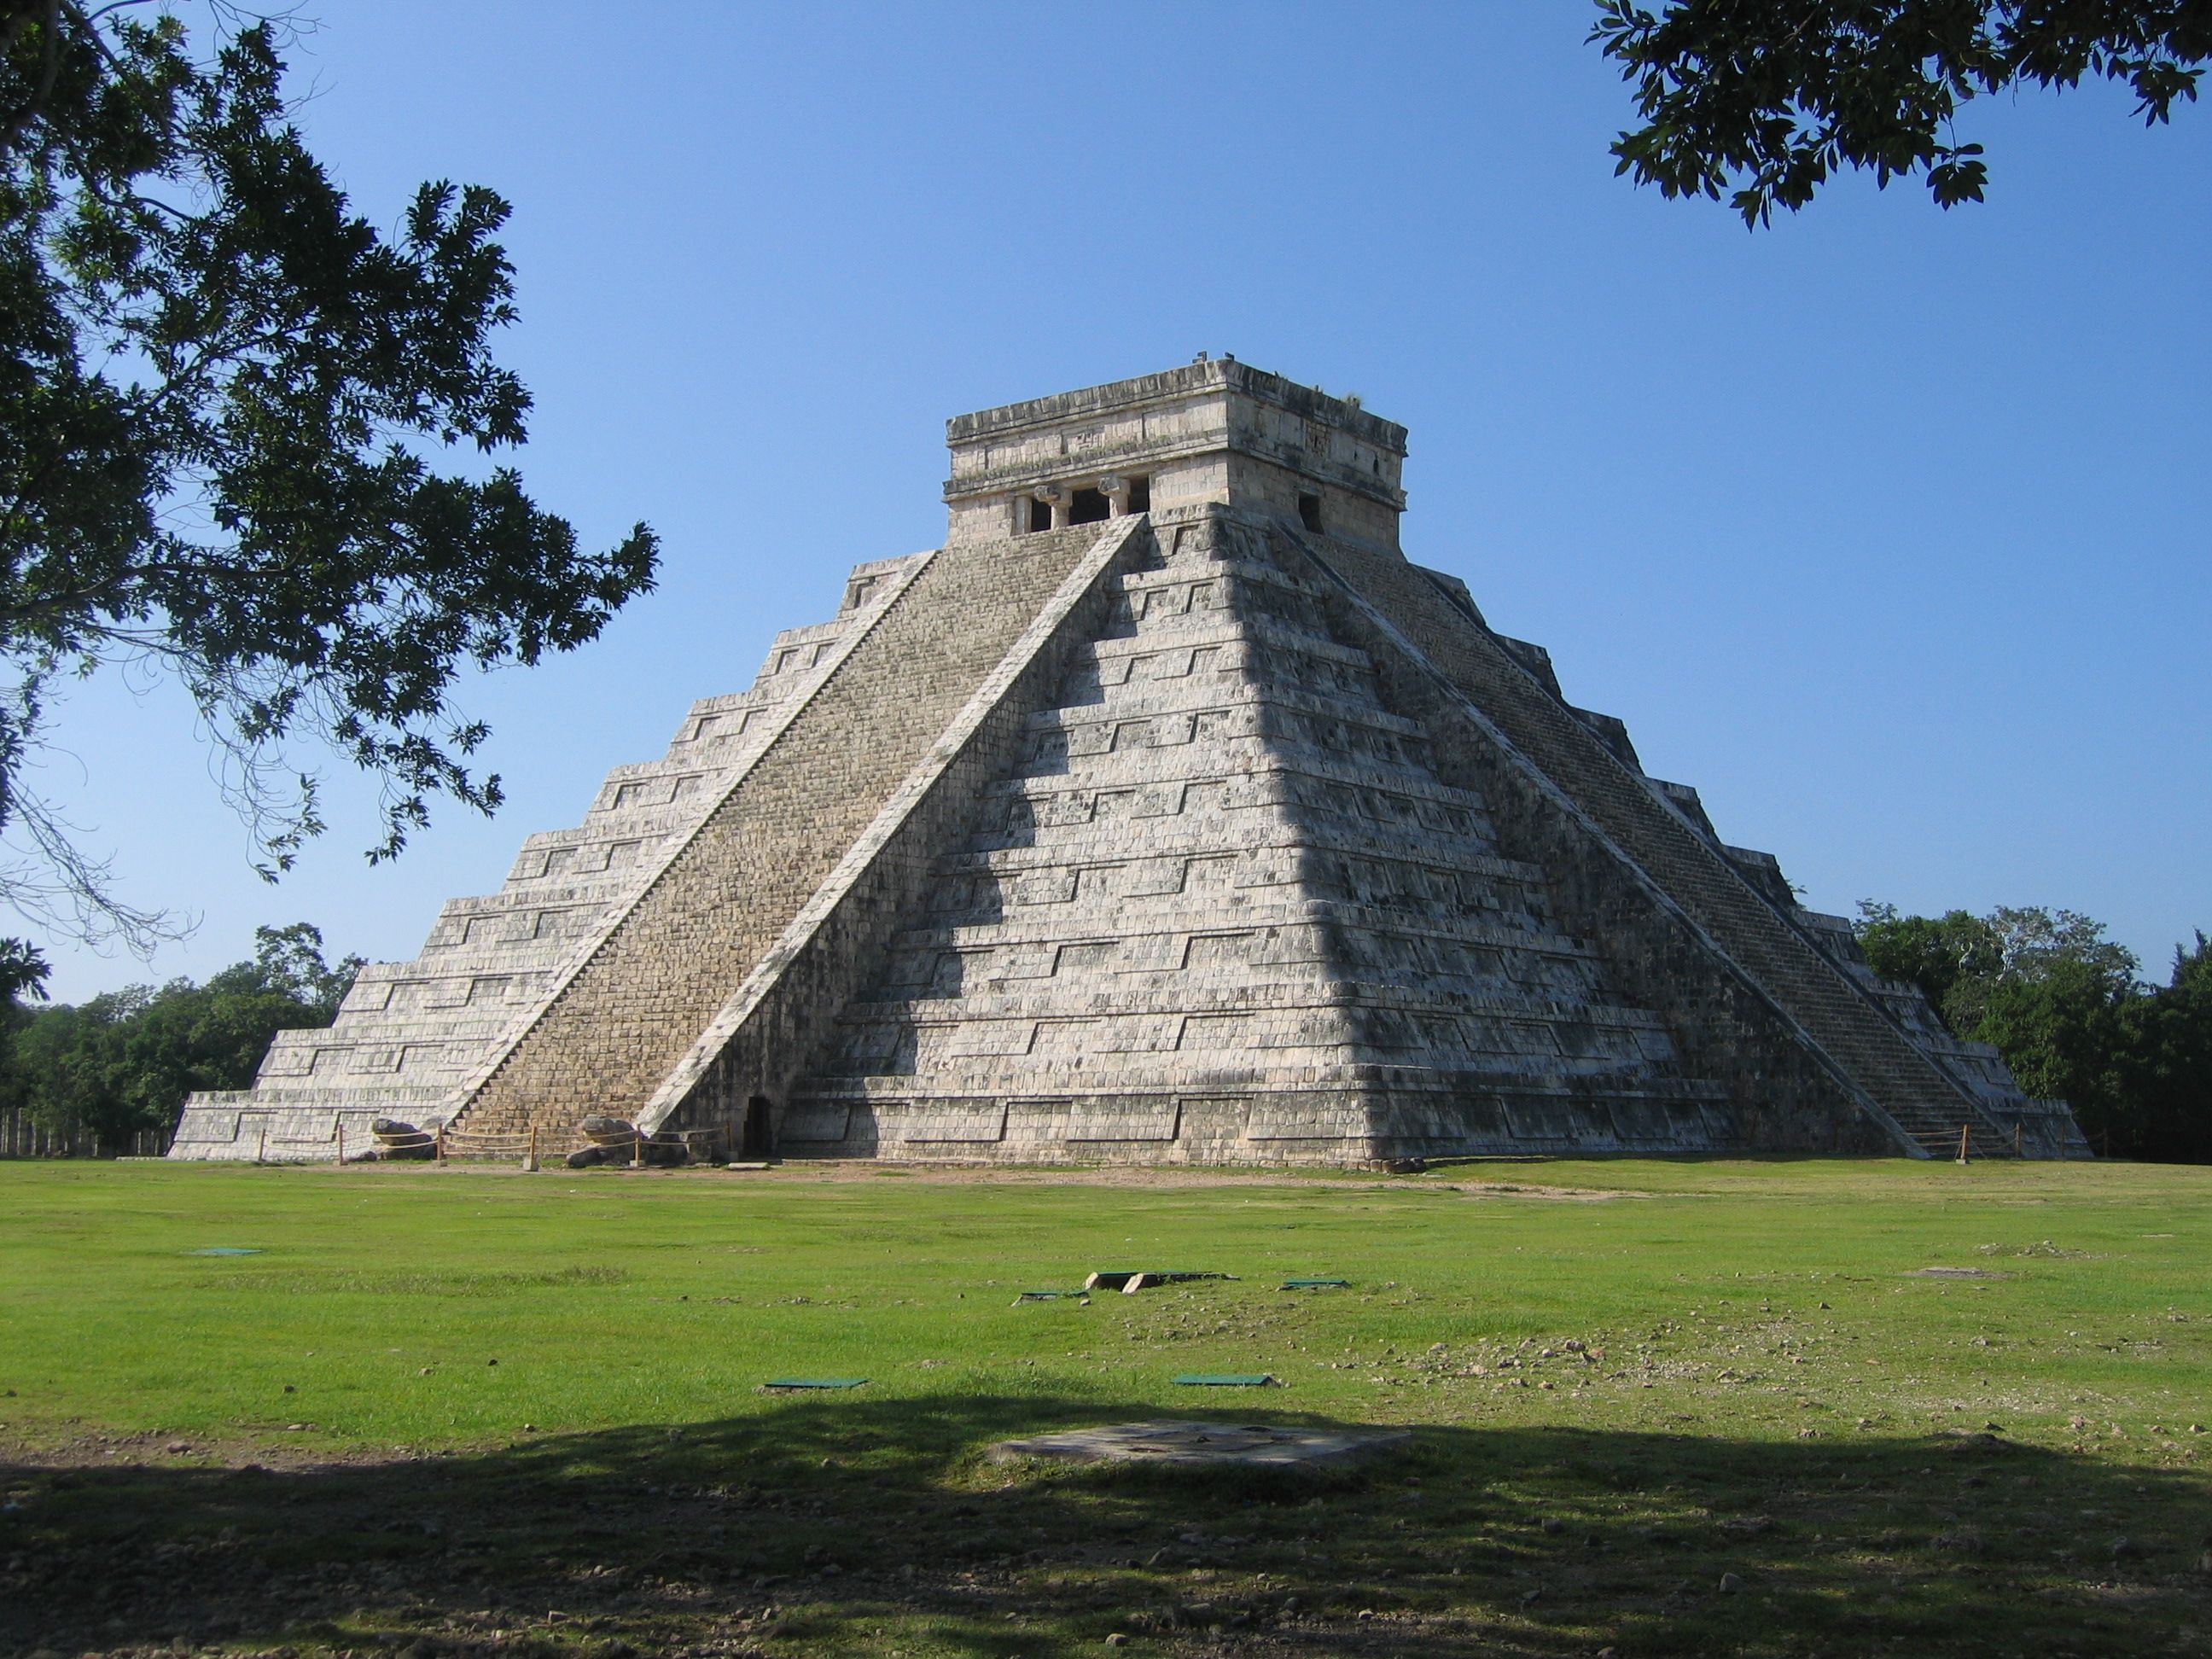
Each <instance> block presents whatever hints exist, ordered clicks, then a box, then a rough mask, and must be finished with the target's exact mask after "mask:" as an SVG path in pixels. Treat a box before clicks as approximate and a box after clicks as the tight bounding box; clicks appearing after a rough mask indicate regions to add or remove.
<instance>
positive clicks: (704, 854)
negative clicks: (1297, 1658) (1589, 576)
mask: <svg viewBox="0 0 2212 1659" xmlns="http://www.w3.org/2000/svg"><path fill="white" fill-rule="evenodd" d="M946 437H947V441H948V443H949V445H950V447H951V479H950V481H949V482H948V483H947V484H946V486H945V501H946V503H947V504H948V506H949V507H950V509H951V517H950V526H949V529H948V533H947V536H946V538H945V544H944V545H942V546H941V547H939V548H937V549H935V550H932V551H928V552H923V553H916V554H913V555H910V556H907V557H904V558H895V559H887V560H884V561H882V562H878V563H872V564H864V565H861V566H859V567H857V568H854V570H853V571H852V572H851V573H850V574H849V575H848V577H847V578H846V580H845V585H844V589H843V593H842V599H841V600H840V602H839V604H838V605H837V609H836V614H835V615H834V616H833V617H830V618H829V620H828V621H826V622H822V623H815V624H813V625H811V626H810V627H805V628H798V629H792V630H790V631H788V632H787V633H784V634H781V635H777V636H776V639H775V644H774V646H773V647H772V648H771V649H770V651H769V657H768V660H767V661H766V662H765V663H764V664H763V665H762V667H761V671H760V673H759V675H758V677H757V678H756V679H755V681H754V683H753V684H752V686H751V687H750V689H749V690H744V691H740V692H736V693H732V694H729V695H724V696H710V697H708V698H707V699H706V700H704V701H702V702H697V703H695V704H694V705H692V707H691V708H690V712H689V713H688V714H685V715H684V719H683V721H682V724H681V725H680V726H679V727H678V730H677V732H676V735H675V738H674V739H673V740H672V741H671V743H670V744H669V745H668V748H667V750H666V752H665V754H664V755H663V756H662V757H660V758H659V759H658V760H654V761H649V762H647V763H642V764H639V765H634V766H623V767H618V768H617V769H616V770H615V771H614V772H613V773H611V775H609V776H608V778H607V780H606V781H605V784H603V785H602V786H601V787H600V790H599V794H598V796H597V798H596V799H594V800H593V801H592V805H591V807H590V810H589V811H587V812H586V814H585V815H584V818H583V821H582V822H581V823H580V824H579V825H577V826H576V827H574V828H573V829H556V830H552V831H550V832H547V833H544V834H540V835H535V836H530V837H529V838H528V839H527V840H526V841H525V842H524V843H523V846H522V851H521V854H520V857H518V858H517V860H515V863H514V866H513V870H512V871H511V872H509V874H508V876H507V882H506V884H505V885H504V886H503V887H502V888H501V890H499V891H498V892H497V893H495V894H491V895H489V896H483V897H473V898H460V899H455V900H453V901H452V902H449V903H447V905H446V907H445V908H444V909H443V910H442V911H441V913H440V915H439V916H438V918H437V921H436V922H435V924H434V925H433V927H432V928H431V930H430V934H429V937H428V939H427V940H426V941H425V942H424V945H423V947H422V952H421V954H420V955H418V956H416V957H415V959H414V960H412V961H411V962H406V963H384V964H378V965H374V966H372V967H369V968H368V969H364V970H363V971H362V975H361V977H360V979H359V981H357V982H356V985H355V986H354V988H353V991H352V994H350V995H349V997H348V998H347V999H346V1002H345V1006H344V1007H343V1010H342V1011H341V1012H340V1013H339V1015H338V1017H337V1021H336V1023H335V1024H332V1025H331V1026H330V1027H329V1028H328V1029H327V1030H295V1031H285V1032H282V1033H280V1034H279V1035H278V1036H277V1038H276V1042H275V1043H274V1045H273V1046H272V1047H271V1048H270V1052H269V1054H268V1057H267V1059H266V1060H264V1062H263V1065H262V1067H261V1072H260V1075H259V1077H258V1079H257V1081H256V1082H255V1084H254V1085H253V1087H252V1089H250V1090H244V1091H237V1092H234V1093H224V1094H200V1095H195V1096H194V1097H192V1098H191V1101H190V1102H189V1103H187V1105H186V1107H185V1113H184V1118H183V1122H182V1125H181V1127H179V1132H178V1136H177V1139H176V1144H175V1148H174V1150H173V1152H172V1153H171V1156H173V1157H175V1158H254V1157H257V1156H260V1157H266V1158H271V1159H277V1158H285V1159H309V1158H314V1159H327V1158H331V1157H332V1156H334V1155H335V1152H336V1148H337V1140H338V1137H339V1136H340V1134H341V1133H343V1136H344V1137H345V1141H346V1144H347V1145H348V1146H356V1147H366V1146H368V1145H370V1144H371V1138H370V1125H371V1123H372V1121H374V1120H377V1119H397V1120H400V1121H404V1122H406V1123H410V1124H412V1125H415V1126H417V1127H420V1128H422V1129H423V1130H425V1131H436V1130H438V1129H440V1128H441V1127H442V1128H443V1129H444V1131H445V1132H446V1133H447V1136H448V1137H449V1139H450V1144H451V1145H452V1146H454V1147H456V1148H467V1147H471V1146H475V1147H489V1146H496V1145H510V1144H513V1141H512V1138H514V1137H519V1136H520V1135H522V1134H524V1133H526V1132H527V1131H530V1130H532V1129H534V1130H535V1131H536V1136H537V1139H538V1144H539V1145H540V1146H542V1148H543V1149H544V1151H545V1152H547V1153H548V1154H549V1155H550V1154H551V1153H555V1152H566V1151H568V1150H569V1149H570V1148H573V1147H576V1146H581V1145H582V1139H581V1134H580V1127H579V1126H580V1123H581V1121H583V1120H584V1119H585V1118H586V1117H587V1116H592V1115H608V1116H611V1117H613V1118H617V1119H621V1120H624V1121H630V1122H635V1123H636V1124H637V1125H639V1126H640V1127H642V1128H644V1129H647V1130H649V1131H652V1132H654V1133H659V1134H665V1135H671V1136H672V1135H674V1134H676V1133H678V1132H693V1134H694V1138H695V1139H707V1138H708V1132H711V1133H712V1138H714V1139H716V1140H717V1141H718V1142H719V1144H720V1146H722V1147H723V1148H724V1149H725V1150H726V1151H727V1152H730V1153H732V1154H733V1155H736V1154H744V1155H750V1156H762V1155H769V1154H773V1155H775V1156H778V1157H782V1158H896V1159H959V1160H998V1161H1007V1162H1021V1163H1050V1162H1063V1161H1083V1162H1091V1161H1121V1162H1133V1163H1186V1162H1211V1163H1239V1164H1254V1163H1273V1164H1283V1163H1295V1164H1361V1163H1367V1162H1370V1161H1374V1160H1395V1159H1401V1158H1425V1157H1440V1156H1456V1155H1469V1154H1483V1153H1528V1152H1553V1153H1561V1152H1566V1153H1571V1152H1647V1153H1648V1152H1723V1151H1753V1150H1759V1151H1810V1152H1893V1153H1898V1154H1902V1155H1905V1156H1910V1157H1916V1158H1925V1157H1931V1156H1936V1157H1948V1156H1954V1155H1955V1154H1956V1152H1957V1150H1958V1148H1959V1146H1960V1137H1961V1134H1962V1133H1964V1134H1965V1135H1966V1137H1967V1138H1968V1139H1969V1140H1970V1141H1971V1144H1972V1147H1973V1149H1974V1150H1975V1152H1977V1153H1978V1154H1983V1155H1989V1156H2011V1155H2015V1154H2021V1155H2025V1156H2028V1157H2041V1158H2050V1157H2079V1156H2087V1151H2088V1149H2087V1146H2086V1145H2085V1143H2084V1142H2083V1140H2082V1138H2081V1133H2080V1131H2079V1130H2078V1129H2077V1128H2076V1127H2075V1123H2074V1120H2073V1118H2072V1115H2070V1113H2069V1111H2068V1109H2067V1108H2066V1107H2065V1105H2064V1104H2063V1103H2061V1102H2056V1101H2039V1100H2031V1099H2028V1098H2027V1097H2025V1096H2023V1094H2022V1093H2021V1090H2020V1089H2019V1087H2018V1086H2017V1085H2015V1082H2014V1080H2013V1079H2012V1077H2011V1076H2010V1074H2009V1073H2008V1072H2007V1071H2006V1070H2005V1067H2004V1066H2003V1063H2002V1060H2000V1059H1999V1057H1998V1055H1997V1053H1996V1050H1995V1049H1994V1048H1989V1047H1987V1046H1985V1045H1983V1044H1978V1043H1972V1042H1960V1041H1959V1040H1958V1039H1956V1038H1954V1037H1953V1036H1950V1035H1949V1033H1948V1032H1947V1031H1946V1030H1944V1028H1943V1027H1942V1024H1940V1023H1939V1022H1938V1021H1937V1020H1936V1017H1935V1015H1934V1013H1933V1012H1931V1011H1930V1009H1929V1006H1928V1005H1927V1003H1926V1002H1925V1001H1924V1000H1923V998H1922V997H1921V995H1920V994H1919V993H1918V992H1917V990H1916V989H1915V988H1913V987H1911V986H1910V985H1906V984H1900V983H1896V982H1893V981H1884V980H1881V979H1880V978H1878V977H1876V976H1875V974H1874V973H1873V972H1872V971H1871V970H1870V969H1869V968H1868V966H1867V965H1866V963H1865V961H1864V959H1863V957H1862V956H1861V954H1860V952H1859V951H1858V948H1857V945H1856V943H1855V942H1854V940H1853V939H1852V936H1851V933H1850V928H1849V927H1848V926H1847V925H1846V924H1845V923H1844V922H1843V921H1840V920H1839V919H1838V918H1836V917H1833V916H1826V915H1819V914H1816V913H1814V912H1812V911H1809V910H1807V909H1805V908H1802V907H1801V906H1800V905H1799V904H1798V903H1797V902H1796V897H1795V896H1794V894H1793V892H1792V890H1791V888H1790V884H1788V882H1786V881H1785V880H1784V878H1783V874H1782V872H1781V869H1780V867H1779V866H1778V864H1777V862H1776V860H1774V858H1773V857H1772V856H1771V854H1766V853H1760V852H1752V851H1748V850H1747V849H1745V848H1738V847H1731V846H1729V845H1728V844H1727V842H1724V841H1723V839H1722V837H1721V836H1720V835H1719V833H1718V832H1717V830H1716V829H1715V828H1714V826H1713V825H1712V824H1711V822H1710V821H1709V820H1708V819H1707V817H1706V815H1705V810H1704V808H1703V806H1702V805H1700V803H1699V797H1698V793H1697V792H1696V791H1695V790H1694V789H1692V788H1690V787H1687V786H1686V785H1683V784H1679V783H1671V782H1668V781H1663V780H1661V779H1658V778H1654V777H1652V776H1650V775H1648V774H1646V773H1645V772H1644V769H1643V766H1642V764H1641V763H1640V762H1639V760H1638V756H1637V752H1636V750H1635V747H1634V745H1633V744H1632V743H1631V742H1630V739H1629V735H1628V732H1627V729H1626V726H1624V725H1623V724H1622V722H1621V721H1620V720H1618V719H1615V718H1614V717H1613V716H1612V715H1609V714H1595V713H1592V712H1591V711H1589V710H1588V709H1583V708H1577V707H1576V706H1574V704H1573V703H1571V702H1569V701H1568V700H1567V698H1566V696H1565V693H1564V692H1563V690H1562V689H1561V687H1560V685H1559V681H1558V679H1557V678H1556V677H1555V676H1554V674H1553V669H1552V665H1551V662H1550V659H1549V658H1548V657H1547V655H1546V653H1544V651H1543V650H1542V649H1541V647H1536V646H1533V645H1529V644H1527V643H1524V642H1522V641H1518V640H1514V639H1510V638H1507V637H1506V636H1504V635H1501V634H1498V633H1497V632H1496V631H1494V630H1493V629H1491V628H1490V626H1489V625H1488V624H1487V623H1486V621H1485V620H1484V617H1483V615H1482V612H1481V611H1480V609H1479V608H1478V605H1477V603H1476V600H1475V598H1474V595H1472V594H1470V593H1469V592H1468V590H1467V588H1466V587H1465V586H1464V585H1462V583H1461V582H1460V581H1459V580H1456V579H1455V578H1453V577H1450V576H1448V575H1444V574H1440V573H1439V572H1437V571H1434V570H1430V569H1425V568H1423V567H1421V566H1419V565H1418V564H1414V563H1412V562H1408V561H1407V558H1406V557H1405V556H1404V555H1403V554H1402V553H1401V551H1400V549H1399V524H1400V519H1401V514H1402V513H1403V511H1404V508H1405V505H1406V497H1405V495H1404V492H1403V489H1402V487H1401V471H1402V467H1403V465H1404V461H1405V457H1406V432H1405V429H1404V428H1402V427H1399V426H1395V425H1394V424H1392V423H1391V422H1388V421H1385V420H1381V419H1378V418H1377V417H1376V416H1373V415H1371V414H1369V413H1368V412H1366V411H1365V410H1363V409H1361V408H1359V407H1358V405H1357V404H1355V403H1352V402H1346V401H1342V400H1339V399H1336V398H1329V397H1326V396H1324V395H1322V393H1321V392H1316V391H1314V390H1312V389H1310V388H1308V387H1304V386H1297V385H1295V384H1293V383H1292V382H1291V381H1288V380H1283V379H1281V378H1279V377H1278V376H1276V375H1273V374H1264V373H1261V371H1259V370H1256V369H1254V368H1249V367H1247V366H1246V365H1244V364H1242V363H1238V362H1234V361H1231V360H1224V361H1220V362H1206V361H1200V362H1195V363H1193V364H1190V365H1188V366H1187V367H1185V368H1176V369H1174V370H1171V371H1170V372H1168V373H1166V374H1153V375H1147V376H1145V377H1144V378H1142V379H1139V380H1123V381H1118V382H1116V383H1115V384H1113V385H1110V386H1096V387H1092V388H1091V389H1089V390H1086V391H1081V392H1066V393H1064V394H1062V395H1060V396H1057V397H1051V398H1039V399H1036V400H1035V401H1033V402H1029V403H1021V404H1010V405H1007V406H1006V407H1004V408H1000V409H992V410H983V411H981V412H980V413H978V414H974V415H966V416H961V417H959V418H958V419H957V420H954V421H952V422H951V423H950V424H949V426H948V428H947V430H946Z"/></svg>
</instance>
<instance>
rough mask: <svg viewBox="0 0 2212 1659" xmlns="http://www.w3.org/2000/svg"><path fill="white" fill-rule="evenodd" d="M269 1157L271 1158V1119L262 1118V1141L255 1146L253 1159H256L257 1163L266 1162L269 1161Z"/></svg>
mask: <svg viewBox="0 0 2212 1659" xmlns="http://www.w3.org/2000/svg"><path fill="white" fill-rule="evenodd" d="M268 1159H269V1120H268V1119H267V1118H264V1119H262V1120H261V1141H260V1144H259V1145H258V1146H255V1147H254V1149H253V1161H254V1162H255V1163H256V1164H265V1163H266V1162H268Z"/></svg>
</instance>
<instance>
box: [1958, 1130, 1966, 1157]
mask: <svg viewBox="0 0 2212 1659" xmlns="http://www.w3.org/2000/svg"><path fill="white" fill-rule="evenodd" d="M1959 1162H1960V1163H1961V1164H1964V1163H1965V1162H1966V1125H1965V1124H1963V1123H1961V1124H1960V1126H1959Z"/></svg>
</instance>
